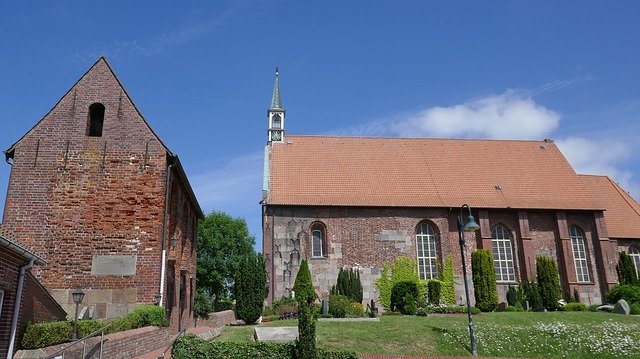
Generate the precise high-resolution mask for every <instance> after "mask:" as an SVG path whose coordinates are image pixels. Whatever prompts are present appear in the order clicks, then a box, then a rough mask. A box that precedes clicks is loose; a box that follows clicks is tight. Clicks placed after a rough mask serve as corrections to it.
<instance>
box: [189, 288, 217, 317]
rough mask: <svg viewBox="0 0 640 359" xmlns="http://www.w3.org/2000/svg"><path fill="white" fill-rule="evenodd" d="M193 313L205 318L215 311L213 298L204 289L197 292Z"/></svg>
mask: <svg viewBox="0 0 640 359" xmlns="http://www.w3.org/2000/svg"><path fill="white" fill-rule="evenodd" d="M193 311H194V312H195V314H196V316H198V317H204V316H206V315H208V314H209V313H211V312H212V311H213V303H212V302H211V296H209V294H207V293H206V292H205V291H204V290H202V289H198V290H197V291H196V296H195V298H194V299H193Z"/></svg>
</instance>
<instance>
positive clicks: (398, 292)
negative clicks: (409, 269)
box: [391, 281, 418, 314]
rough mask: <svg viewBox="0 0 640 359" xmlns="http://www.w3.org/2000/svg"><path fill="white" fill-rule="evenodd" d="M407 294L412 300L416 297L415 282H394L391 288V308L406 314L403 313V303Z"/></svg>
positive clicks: (416, 288) (404, 303)
mask: <svg viewBox="0 0 640 359" xmlns="http://www.w3.org/2000/svg"><path fill="white" fill-rule="evenodd" d="M409 294H410V295H411V297H412V299H413V300H414V301H415V298H417V297H418V284H417V283H416V282H413V281H403V282H398V283H396V284H395V285H394V286H393V289H391V308H393V309H394V311H397V312H400V313H402V314H408V313H405V305H406V297H407V295H409Z"/></svg>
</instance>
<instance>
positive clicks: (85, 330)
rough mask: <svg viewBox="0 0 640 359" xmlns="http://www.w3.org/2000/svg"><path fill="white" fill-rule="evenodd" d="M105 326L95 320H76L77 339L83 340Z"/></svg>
mask: <svg viewBox="0 0 640 359" xmlns="http://www.w3.org/2000/svg"><path fill="white" fill-rule="evenodd" d="M72 325H73V324H72ZM105 325H106V323H102V322H100V321H97V320H78V338H83V337H85V336H87V335H89V334H91V333H93V332H95V331H96V330H98V329H100V328H102V327H104V326H105Z"/></svg>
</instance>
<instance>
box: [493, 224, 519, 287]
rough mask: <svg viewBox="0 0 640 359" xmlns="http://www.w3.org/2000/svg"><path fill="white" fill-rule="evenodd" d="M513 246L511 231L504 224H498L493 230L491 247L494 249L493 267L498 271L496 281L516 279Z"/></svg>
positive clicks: (513, 280)
mask: <svg viewBox="0 0 640 359" xmlns="http://www.w3.org/2000/svg"><path fill="white" fill-rule="evenodd" d="M512 247H513V246H512V245H511V235H509V231H508V230H507V229H506V228H504V226H502V225H497V226H496V227H495V228H494V229H493V232H491V248H492V250H493V267H494V269H495V271H496V282H515V281H516V271H515V269H514V267H513V248H512Z"/></svg>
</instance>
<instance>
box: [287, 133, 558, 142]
mask: <svg viewBox="0 0 640 359" xmlns="http://www.w3.org/2000/svg"><path fill="white" fill-rule="evenodd" d="M287 137H289V138H291V137H308V138H344V139H371V140H388V139H392V140H393V139H395V140H412V141H413V140H434V141H438V140H440V141H477V142H523V143H524V142H529V143H546V144H554V143H553V142H547V141H545V140H544V139H543V140H523V139H495V138H453V137H400V136H366V135H365V136H340V135H287Z"/></svg>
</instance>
